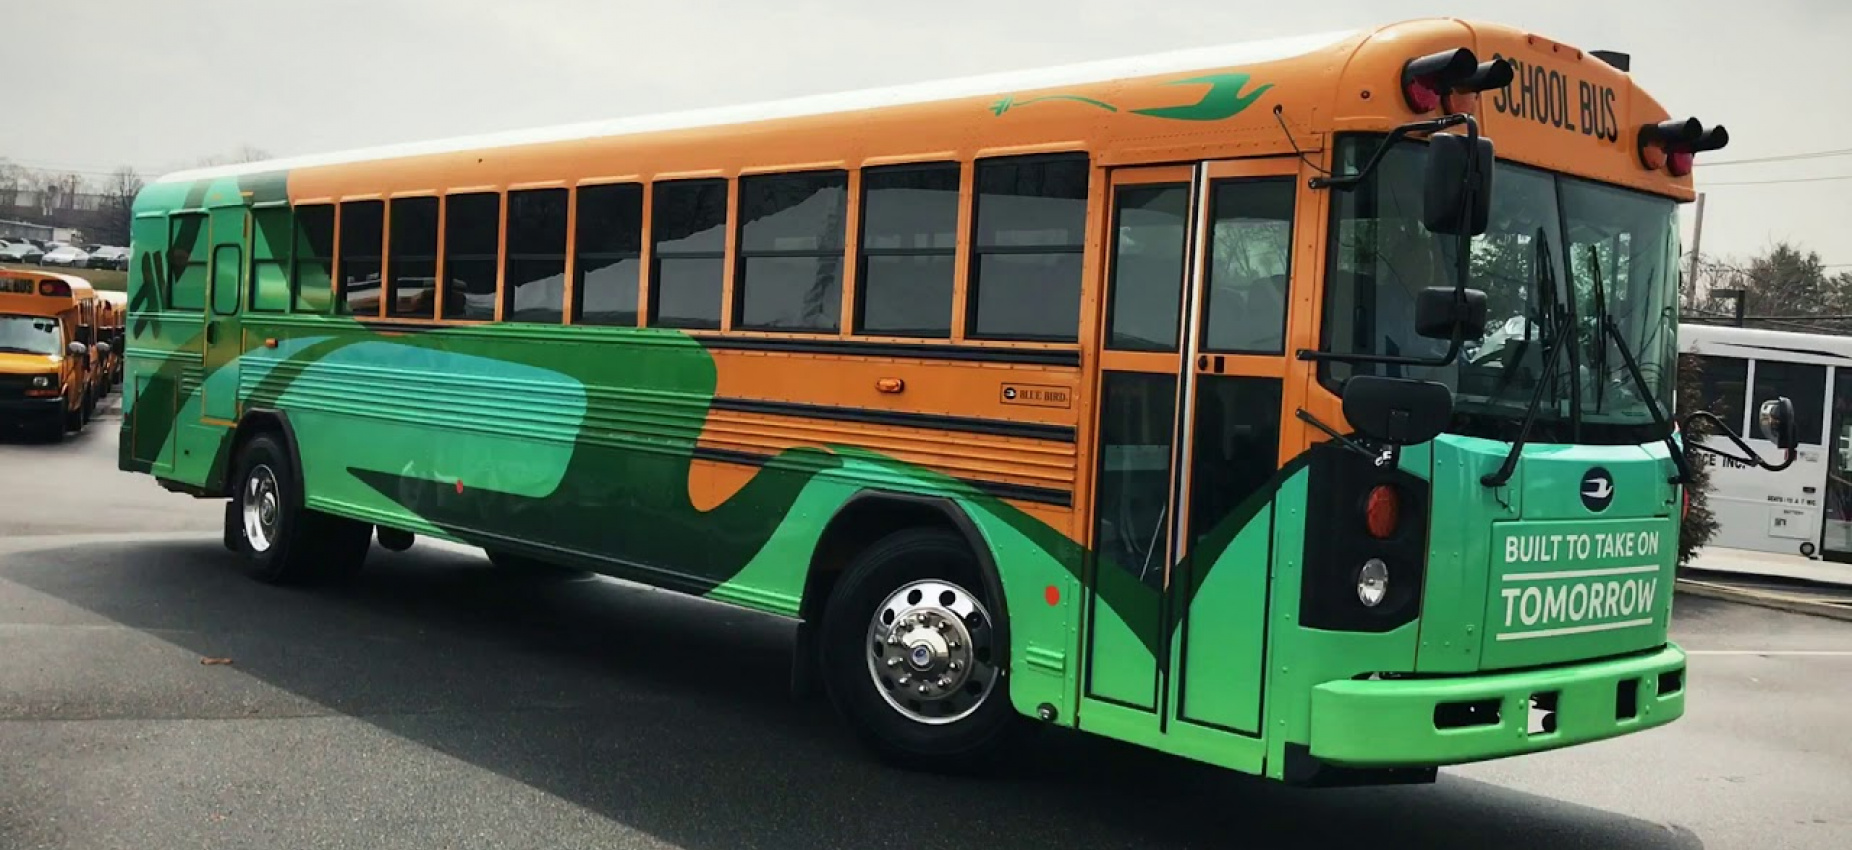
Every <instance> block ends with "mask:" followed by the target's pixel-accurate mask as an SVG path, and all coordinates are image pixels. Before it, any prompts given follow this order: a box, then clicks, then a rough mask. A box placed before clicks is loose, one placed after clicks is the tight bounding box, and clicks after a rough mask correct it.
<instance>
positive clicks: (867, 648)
mask: <svg viewBox="0 0 1852 850" xmlns="http://www.w3.org/2000/svg"><path fill="white" fill-rule="evenodd" d="M920 581H933V582H942V583H945V584H949V585H955V586H956V587H957V588H959V589H962V590H963V591H965V592H966V593H968V594H969V595H970V598H972V599H975V600H977V601H978V602H980V603H981V604H982V605H983V607H984V609H985V610H986V611H988V613H989V616H990V617H992V618H996V619H997V620H1001V618H1002V617H1003V616H1004V612H1003V609H1002V603H1001V600H996V599H991V598H989V594H988V593H987V592H986V591H985V590H984V587H985V582H984V580H983V576H982V573H981V572H980V567H979V566H978V562H977V559H976V557H975V556H974V555H973V554H972V553H971V549H970V547H969V546H968V545H967V544H966V542H965V540H964V538H963V537H961V536H959V535H957V534H954V533H952V532H950V531H947V530H942V529H913V530H908V531H901V532H896V533H894V534H892V535H889V536H888V537H886V538H883V539H882V540H880V541H879V542H877V543H875V544H874V545H873V546H870V547H869V548H868V549H866V550H864V551H863V552H862V553H861V554H860V555H858V556H857V557H856V559H855V560H854V562H852V563H851V564H850V565H849V567H848V569H847V571H846V572H845V574H844V575H843V577H842V579H841V580H839V581H838V582H837V584H836V587H835V589H834V591H833V592H832V593H831V594H830V598H829V602H828V604H827V606H826V607H825V610H824V615H823V624H822V629H821V630H820V632H819V635H818V650H819V661H820V665H821V668H822V674H823V681H824V685H825V687H826V689H827V690H828V692H829V696H830V701H831V703H833V704H834V705H835V707H836V710H837V712H838V713H840V714H841V715H842V717H843V719H844V720H845V721H846V722H847V723H848V724H849V726H850V727H851V728H852V729H854V731H855V733H856V736H857V737H858V738H860V739H861V741H862V742H863V743H864V744H865V745H867V746H868V747H870V748H871V749H872V750H873V751H874V752H875V753H876V754H877V755H879V756H880V757H881V758H882V759H883V760H885V761H887V762H888V763H890V764H895V765H898V766H902V767H906V768H910V769H915V770H925V771H932V772H939V773H970V772H977V771H981V770H984V769H986V768H988V767H991V766H992V765H993V763H994V760H995V759H996V757H997V756H999V755H1000V754H1001V753H1003V752H1004V751H1005V749H1006V746H1007V745H1008V744H1009V743H1010V741H1011V740H1012V739H1013V738H1014V737H1015V733H1016V732H1017V731H1018V730H1019V728H1020V726H1021V725H1022V718H1021V717H1020V716H1019V715H1018V714H1017V713H1016V710H1015V708H1014V707H1012V706H1011V705H1010V699H1009V682H1008V677H1007V675H1005V673H1004V669H1003V665H1004V664H1005V663H1006V662H1007V659H1008V657H1009V653H1008V647H1006V646H1004V645H1002V642H1001V641H1000V640H998V639H997V636H998V635H999V630H998V629H997V628H996V627H997V626H998V625H1001V623H1000V622H993V623H990V624H989V625H988V626H987V627H986V628H983V629H981V630H979V629H973V630H972V631H970V632H969V636H968V639H969V640H970V642H971V644H972V646H971V649H972V650H974V651H977V652H979V653H983V654H981V655H979V656H977V657H979V658H981V659H982V660H983V663H984V664H985V666H990V667H992V669H994V670H995V673H994V678H991V679H990V680H989V681H988V683H987V684H986V685H985V686H984V687H982V688H980V689H979V690H980V691H981V694H980V695H978V696H976V697H974V699H975V700H976V704H975V707H972V708H970V710H969V711H968V713H967V712H963V711H960V712H956V713H955V714H954V716H956V717H957V719H952V720H947V719H946V717H945V715H944V714H940V715H939V716H938V717H937V718H936V721H937V722H927V721H925V720H921V719H916V717H915V716H910V715H909V714H906V713H903V711H902V709H901V708H900V707H899V706H898V705H896V704H895V703H900V702H904V703H906V704H908V705H910V706H911V707H912V708H911V710H912V711H914V712H922V711H939V710H941V709H943V708H945V706H946V704H936V703H934V702H933V701H932V700H927V701H925V704H924V705H922V704H921V703H920V702H917V701H915V700H914V699H913V697H912V695H911V691H908V690H907V688H909V687H912V686H911V685H907V686H900V685H897V684H896V682H900V681H905V680H900V679H898V678H897V677H896V676H894V675H891V674H887V673H885V672H877V671H881V670H885V669H894V670H895V671H896V673H900V674H913V673H915V672H916V671H913V670H909V669H906V668H904V667H902V668H886V666H885V663H884V662H885V658H884V661H883V662H881V663H878V662H875V661H873V660H872V659H873V658H874V657H875V656H876V655H877V654H881V653H888V652H890V651H892V652H901V653H905V652H906V650H905V648H904V646H903V647H900V648H897V649H894V650H878V649H877V647H876V646H875V645H874V644H875V643H877V642H879V638H876V637H875V636H874V635H871V629H872V628H873V624H874V622H875V619H876V618H877V617H885V616H886V615H884V614H883V612H884V611H887V610H889V608H888V606H885V605H884V603H885V602H887V601H888V600H889V599H890V597H891V596H893V595H894V594H896V593H899V592H900V591H902V590H903V589H905V588H907V587H908V586H909V585H911V584H913V583H915V582H920ZM901 598H902V600H903V601H904V600H905V598H906V597H901ZM916 601H923V600H916ZM909 610H922V609H909ZM903 616H904V615H903ZM884 622H889V621H887V620H884ZM961 627H962V626H961ZM884 630H885V627H884ZM941 631H944V630H941ZM871 638H874V640H871ZM993 665H994V666H993ZM941 669H942V668H941ZM977 670H978V667H977V664H976V663H975V662H974V663H973V664H972V666H971V667H970V668H969V670H968V673H967V675H970V674H973V673H976V672H977ZM936 675H938V674H937V673H928V674H923V675H922V681H924V680H925V679H926V677H927V676H936ZM877 676H880V677H881V684H877ZM975 681H976V679H975V678H974V679H970V680H966V681H965V682H964V683H963V685H962V686H959V687H954V688H952V689H951V690H952V691H960V692H968V691H966V689H967V688H969V687H970V686H971V684H972V683H973V682H975ZM890 694H891V695H895V702H894V703H891V702H889V695H890ZM957 698H958V699H962V698H963V697H957ZM949 705H950V706H951V707H952V708H956V707H957V703H951V704H949ZM960 715H961V716H960Z"/></svg>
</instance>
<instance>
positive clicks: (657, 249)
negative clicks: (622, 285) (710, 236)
mask: <svg viewBox="0 0 1852 850" xmlns="http://www.w3.org/2000/svg"><path fill="white" fill-rule="evenodd" d="M735 182H736V181H733V180H729V179H727V178H725V177H692V178H676V179H672V180H656V181H652V182H651V183H650V184H649V192H648V195H649V197H648V199H647V201H646V203H645V210H644V212H645V214H646V216H647V218H646V219H645V221H646V224H645V225H644V230H645V232H646V233H647V234H648V240H649V241H648V242H647V243H646V244H645V245H644V248H645V250H647V251H648V252H649V264H648V266H649V267H648V268H647V269H645V274H646V275H647V278H646V282H647V291H646V293H645V295H646V297H647V298H648V304H649V306H648V309H647V311H639V312H643V313H644V315H642V316H640V317H639V318H640V319H642V321H643V323H644V326H646V327H653V328H673V329H676V330H694V331H718V330H722V329H723V328H725V327H726V324H727V321H726V320H727V315H728V310H727V290H728V288H729V287H728V277H727V266H728V263H729V262H730V258H729V254H730V253H731V250H732V248H733V245H732V244H731V243H732V239H733V233H732V231H733V227H732V226H731V224H732V222H731V221H730V220H729V219H731V218H732V217H733V216H732V212H731V211H732V209H733V199H734V197H735V196H736V195H737V190H736V189H735ZM701 185H707V186H714V185H718V186H719V187H720V188H721V191H722V192H723V193H724V194H723V195H722V210H721V223H720V231H721V240H722V244H721V246H720V250H718V251H671V252H669V253H668V254H664V253H663V251H662V247H661V244H660V242H659V240H660V238H661V237H660V236H659V235H658V233H657V231H658V227H657V225H658V223H659V219H660V216H658V215H657V212H658V205H660V204H661V203H662V190H663V189H664V188H665V187H675V186H701ZM665 259H668V260H718V261H720V275H719V276H718V277H717V278H716V279H715V280H714V285H715V286H716V287H717V292H716V293H715V296H716V297H715V301H717V302H718V306H719V309H718V310H717V311H716V313H715V316H714V320H713V321H712V322H707V321H693V322H690V321H685V320H677V321H673V322H665V321H663V319H662V261H663V260H665Z"/></svg>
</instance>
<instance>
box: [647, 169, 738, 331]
mask: <svg viewBox="0 0 1852 850" xmlns="http://www.w3.org/2000/svg"><path fill="white" fill-rule="evenodd" d="M654 196H655V197H654V201H653V202H652V203H651V205H650V207H651V209H650V235H651V241H652V243H653V245H652V246H651V247H652V261H651V265H652V266H653V269H652V274H651V276H650V324H652V325H660V326H663V327H672V328H718V327H720V300H721V288H722V287H721V284H722V283H723V282H724V281H725V279H726V271H725V269H726V265H725V263H726V256H727V254H726V249H727V241H726V240H727V181H725V180H685V181H675V182H669V183H658V184H656V186H655V191H654Z"/></svg>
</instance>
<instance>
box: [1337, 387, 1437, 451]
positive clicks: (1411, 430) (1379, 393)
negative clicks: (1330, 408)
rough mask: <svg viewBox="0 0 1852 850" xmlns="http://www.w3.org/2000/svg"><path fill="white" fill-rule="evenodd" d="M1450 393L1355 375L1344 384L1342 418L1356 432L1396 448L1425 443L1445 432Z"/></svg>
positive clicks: (1433, 388)
mask: <svg viewBox="0 0 1852 850" xmlns="http://www.w3.org/2000/svg"><path fill="white" fill-rule="evenodd" d="M1452 417H1453V391H1452V390H1450V389H1447V385H1446V384H1437V383H1435V382H1433V381H1414V380H1409V379H1407V378H1381V377H1377V376H1375V375H1357V376H1355V377H1353V378H1351V379H1350V380H1348V381H1345V382H1344V418H1345V419H1346V420H1348V421H1349V422H1350V424H1351V427H1353V428H1356V429H1357V433H1359V434H1362V435H1363V436H1365V437H1369V438H1370V439H1372V440H1377V441H1379V442H1384V443H1389V444H1392V445H1397V446H1411V445H1414V444H1416V443H1425V442H1427V441H1429V440H1432V439H1434V438H1435V437H1437V436H1439V435H1440V432H1441V431H1443V430H1446V428H1447V420H1449V419H1451V418H1452Z"/></svg>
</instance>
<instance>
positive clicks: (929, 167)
mask: <svg viewBox="0 0 1852 850" xmlns="http://www.w3.org/2000/svg"><path fill="white" fill-rule="evenodd" d="M968 165H969V163H966V162H964V161H961V160H956V159H929V160H921V161H918V162H898V163H883V164H881V165H871V166H865V167H863V168H861V169H858V171H859V175H858V179H856V180H854V181H853V185H855V186H856V187H857V189H858V191H857V197H853V198H850V199H849V200H850V201H853V202H854V203H855V206H856V211H855V216H854V221H853V224H854V225H855V242H854V244H853V245H848V246H846V247H848V248H849V249H851V250H853V251H854V252H855V254H854V257H855V259H854V262H853V263H852V270H853V272H854V286H853V287H852V289H853V290H854V295H853V298H854V302H853V303H854V309H853V311H852V313H853V314H852V315H851V316H850V317H849V323H848V332H849V334H851V335H853V336H874V337H890V338H896V339H922V340H947V341H949V340H952V339H953V338H955V337H956V335H957V334H958V332H959V327H958V312H959V310H958V304H959V301H958V298H959V289H960V287H961V284H962V282H963V281H962V276H961V275H960V274H959V262H958V256H959V251H960V250H961V248H962V247H963V246H962V245H961V244H960V243H961V242H962V241H963V240H961V239H959V233H960V232H961V230H962V229H963V228H961V227H960V226H959V225H960V223H961V221H962V220H963V218H964V216H965V215H966V212H965V210H966V208H967V207H966V204H967V202H968V200H969V199H968V197H967V194H968V193H967V192H966V191H965V182H964V181H965V179H966V178H967V177H969V176H971V174H972V173H973V172H974V171H975V170H976V169H975V166H971V167H967V166H968ZM948 169H949V170H950V171H951V173H952V223H951V227H950V228H948V232H950V233H951V234H952V244H951V245H949V246H947V247H944V248H870V247H869V246H868V234H869V230H868V178H869V176H870V175H881V174H896V173H903V172H908V171H935V170H936V171H944V170H948ZM972 226H973V227H975V226H976V225H975V221H974V222H973V225H972ZM872 257H899V258H903V259H910V258H917V257H948V258H950V259H951V262H950V263H948V264H947V265H948V268H949V270H950V272H951V280H950V281H949V284H950V287H951V297H950V299H949V300H948V301H947V303H946V305H945V333H944V334H925V333H907V332H904V331H890V330H870V329H869V328H868V325H867V320H868V260H869V259H870V258H872Z"/></svg>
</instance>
